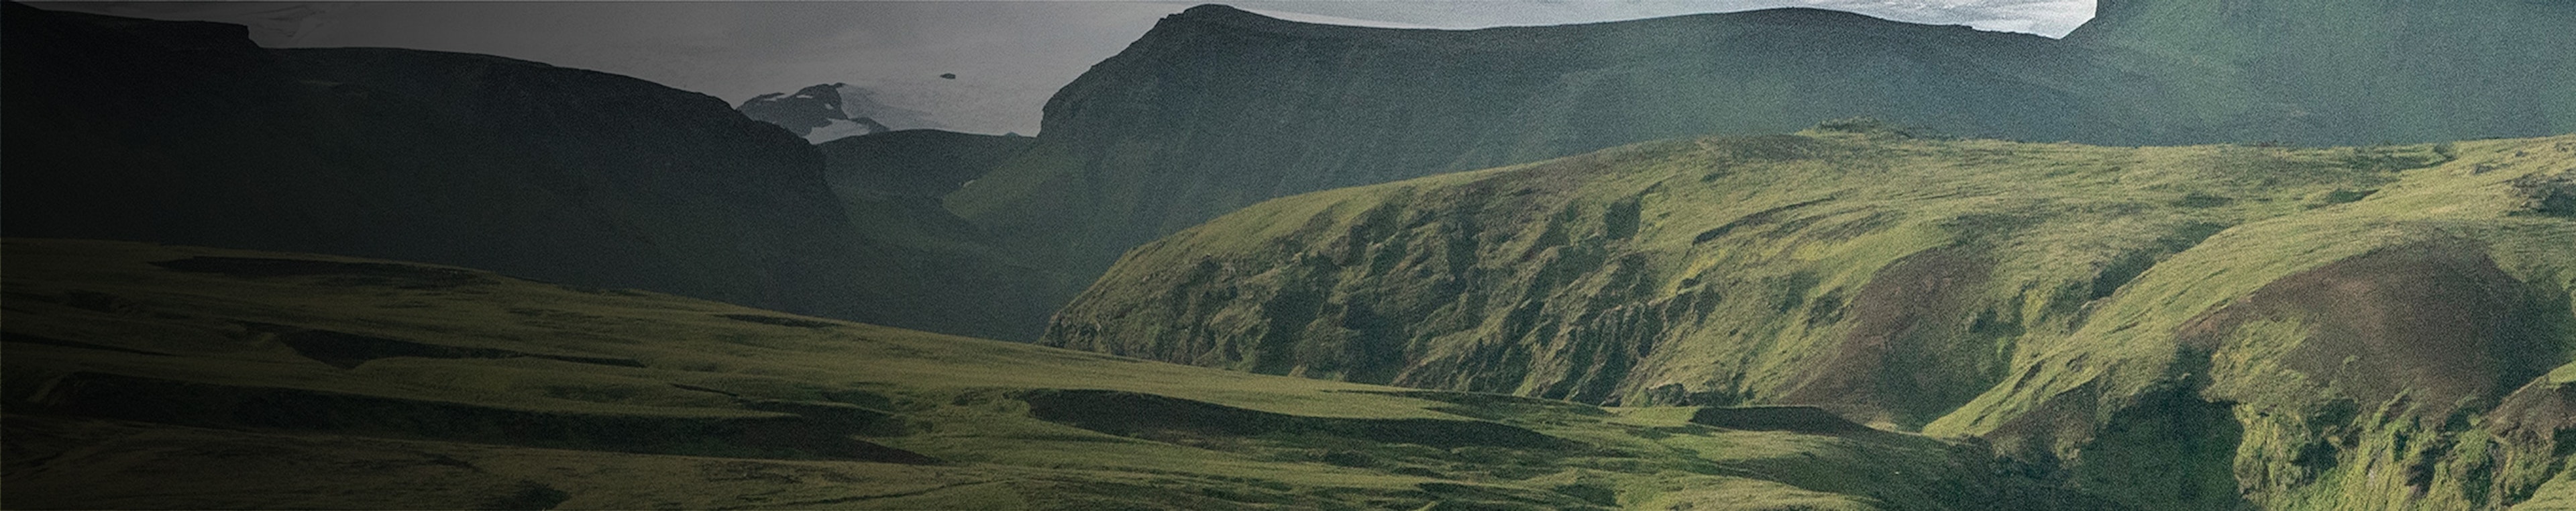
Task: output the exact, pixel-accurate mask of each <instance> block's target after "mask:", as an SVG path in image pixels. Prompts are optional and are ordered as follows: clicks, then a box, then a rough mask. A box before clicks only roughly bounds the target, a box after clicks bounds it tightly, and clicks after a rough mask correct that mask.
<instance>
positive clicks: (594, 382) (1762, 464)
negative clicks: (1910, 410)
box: [0, 239, 2072, 509]
mask: <svg viewBox="0 0 2576 511" xmlns="http://www.w3.org/2000/svg"><path fill="white" fill-rule="evenodd" d="M5 249H6V255H5V257H6V263H7V267H6V269H7V272H6V274H5V278H6V281H5V287H6V296H7V299H6V305H5V310H6V312H7V316H6V318H7V323H6V324H5V332H6V342H5V344H0V346H5V347H6V350H7V358H6V360H5V373H0V374H5V375H6V386H5V394H6V397H7V401H6V405H7V407H8V408H7V411H8V414H7V415H6V424H7V435H8V438H9V442H8V444H7V447H6V449H7V453H6V454H7V457H6V460H7V462H6V466H5V469H6V470H5V476H6V482H7V485H8V487H9V491H8V492H7V493H6V495H5V498H6V499H7V500H6V505H7V506H8V507H11V508H58V507H114V508H166V507H182V508H211V507H268V508H274V507H329V508H406V507H419V508H461V507H481V508H547V507H571V508H644V507H682V508H737V507H781V508H815V507H833V508H974V509H992V508H1018V507H1030V508H1098V507H1120V508H1188V509H1212V508H1265V507H1293V508H1328V509H1329V508H1392V509H1412V508H1418V507H1423V506H1426V505H1430V504H1434V503H1443V504H1442V505H1445V506H1454V505H1462V504H1464V505H1479V504H1481V505H1487V506H1494V507H1501V508H1580V507H1585V506H1618V505H1628V506H1642V505H1655V506H1659V507H1660V506H1664V505H1668V504H1678V503H1685V502H1689V503H1695V505H1697V506H1699V508H1700V509H1712V508H1714V509H1752V508H1761V507H1763V506H1765V505H1772V504H1777V505H1789V504H1798V505H1810V506H1817V507H1821V508H1828V509H1872V508H1880V509H1983V508H1984V507H1982V506H1971V505H1968V503H1971V502H1986V501H2020V502H2028V503H2029V504H2028V505H2029V506H2031V507H2034V508H2037V507H2046V506H2049V505H2052V503H2054V504H2058V505H2065V504H2066V503H2067V502H2069V501H2063V500H2059V501H2052V499H2066V498H2072V497H2071V496H2069V495H2065V494H2061V493H2057V492H2052V491H2046V490H2042V489H2039V488H2037V487H2034V486H2032V485H2030V484H2029V483H2028V482H2027V481H2023V480H2019V479H2013V478H2010V477H2005V476H1996V475H1993V472H1994V471H1993V470H1991V469H1989V468H1987V467H1986V465H1985V459H1986V457H1985V455H1984V451H1983V449H1982V448H1979V447H1977V446H1974V445H1970V444H1962V443H1956V442H1948V441H1940V440H1934V439H1931V438H1928V437H1922V436H1915V435H1908V434H1900V433H1887V432H1866V431H1865V432H1848V431H1843V432H1837V431H1832V430H1830V429H1817V430H1814V431H1815V432H1812V433H1801V432H1796V431H1745V430H1729V429H1720V428H1713V427H1708V426H1701V425H1697V424H1693V423H1691V422H1690V421H1691V420H1693V419H1692V418H1693V409H1691V408H1672V407H1666V408H1626V409H1602V408H1595V407H1591V406H1584V405H1576V404H1571V403H1564V402H1555V401H1542V400H1529V399H1520V398H1509V397H1505V396H1493V395H1479V394H1465V393H1452V392H1418V393H1413V392H1414V391H1406V390H1403V389H1392V388H1386V387H1377V386H1370V385H1360V384H1350V383H1340V382H1331V381H1322V380H1309V379H1299V378H1285V377H1277V376H1263V375H1253V374H1246V373H1237V372H1227V371H1219V370H1213V369H1203V368H1196V367H1189V366H1181V365H1171V364H1164V363H1159V362H1147V361H1140V360H1133V359H1124V358H1117V357H1110V356H1105V355H1098V354H1091V353H1084V352H1075V351H1067V350H1060V349H1054V348H1045V347H1037V346H1029V345H1024V344H1014V343H1004V342H996V341H986V340H977V339H968V338H958V337H949V336H942V335H936V334H927V333H921V332H914V331H907V330H898V329H890V328H883V327H875V326H869V325H862V324H853V323H844V322H837V321H829V320H821V319H814V318H804V317H794V316H788V315H783V314H780V313H775V312H768V311H761V310H755V309H748V308H743V307H737V306H731V305H725V304H719V303H713V302H706V301H699V300H692V299H685V298H679V297H673V296H668V295H660V294H652V293H643V292H634V291H623V290H598V289H584V288H572V287H565V286H557V285H551V284H544V283H537V282H529V281H522V280H515V279H509V278H505V277H500V276H497V275H492V274H488V273H481V272H475V271H470V270H462V269H455V268H449V267H438V266H427V265H416V264H410V263H391V262H382V261H368V260H362V259H351V258H341V257H333V256H318V255H299V254H278V253H263V252H248V251H235V250H218V249H200V248H185V247H171V246H156V245H143V244H133V243H122V242H97V241H73V240H25V239H12V240H8V241H7V242H6V244H5ZM156 263H159V264H156ZM182 270H185V271H182ZM1049 389H1057V390H1049ZM1825 426H1830V425H1829V424H1828V425H1825Z"/></svg>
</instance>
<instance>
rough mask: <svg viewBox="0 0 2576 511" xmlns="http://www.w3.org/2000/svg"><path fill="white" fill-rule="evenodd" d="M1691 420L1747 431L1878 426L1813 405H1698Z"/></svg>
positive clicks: (1844, 430) (1836, 431)
mask: <svg viewBox="0 0 2576 511" xmlns="http://www.w3.org/2000/svg"><path fill="white" fill-rule="evenodd" d="M1690 421H1691V423H1693V424H1699V425H1703V426H1712V427H1719V428H1726V429H1740V430H1747V431H1796V432H1800V433H1820V434H1839V433H1869V432H1874V431H1877V430H1874V429H1870V428H1869V426H1862V425H1860V424H1859V423H1855V422H1852V421H1851V420H1849V419H1844V418H1843V417H1842V416H1840V415H1834V413H1833V412H1828V411H1825V409H1823V408H1817V407H1813V406H1741V407H1717V406H1712V407H1708V408H1701V409H1699V411H1698V412H1696V413H1692V414H1691V419H1690Z"/></svg>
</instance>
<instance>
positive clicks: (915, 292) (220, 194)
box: [0, 3, 1080, 339]
mask: <svg viewBox="0 0 2576 511" xmlns="http://www.w3.org/2000/svg"><path fill="white" fill-rule="evenodd" d="M6 8H7V9H8V11H7V12H8V14H7V16H6V17H7V19H6V23H7V27H6V29H5V32H6V36H5V37H7V42H6V44H5V48H6V52H5V56H6V64H7V69H9V73H7V76H6V77H5V80H6V83H5V87H0V89H5V90H0V97H5V100H6V104H7V105H8V108H9V115H8V116H6V119H0V123H5V129H6V131H7V133H8V140H9V150H8V151H7V152H6V166H7V168H8V172H7V173H6V174H5V175H0V181H5V187H0V188H5V189H6V190H7V194H8V195H7V200H6V201H5V202H6V206H5V207H6V215H5V218H6V222H5V224H0V231H5V233H6V234H8V235H10V236H55V237H80V238H103V239H123V240H136V241H154V242H165V243H181V244H195V245H212V246H225V247H237V248H257V249H273V250H292V251H303V252H321V253H334V254H344V255H357V256H375V257H395V258H403V259H407V260H418V261H428V262H435V263H442V264H459V265H471V266H475V267H482V268H492V269H495V270H499V271H506V272H510V273H511V274H513V275H521V276H526V277H530V278H538V279H544V280H548V281H553V282H560V283H564V284H571V285H582V286H594V287H620V288H626V287H631V288H642V289H649V290H654V291H661V292H670V293H677V294H683V295H688V296H694V297H700V298H708V299H716V300H724V301H729V302H734V303H742V304H749V305H755V306H763V307H770V308H776V309H781V310H788V311H794V312H798V313H807V314H817V315H826V316H833V317H841V318H850V319H862V320H869V321H876V322H881V323H886V324H893V325H900V326H906V327H914V328H929V329H938V330H942V331H948V332H957V333H964V334H974V335H988V336H997V337H999V336H1010V337H1012V338H1019V339H1026V338H1032V337H1034V336H1035V335H1036V332H1037V331H1038V329H1039V328H1040V326H1041V324H1040V321H1039V319H1037V318H1043V317H1044V316H1045V314H1046V313H1047V311H1050V310H1052V308H1053V306H1054V305H1055V304H1056V303H1060V299H1057V300H1058V301H1049V302H1045V303H1041V304H1035V305H1012V304H1021V303H1023V302H1025V301H1027V300H1026V299H1017V298H1011V297H1008V296H1003V295H1007V294H1010V293H1011V292H1012V291H1011V290H1014V289H1018V288H1020V287H1024V286H1025V283H1027V282H1049V281H1050V280H1049V279H1051V278H1052V277H1046V276H1045V275H1047V274H1045V273H1044V272H1040V271H1035V270H1026V269H1022V268H1018V267H1014V266H1012V265H1010V264H1006V263H1003V262H998V261H996V260H992V259H990V258H989V257H988V256H983V255H978V254H976V253H973V252H971V251H961V249H955V248H952V247H951V245H955V244H957V243H962V242H949V241H944V240H941V239H938V237H939V236H945V234H940V233H947V232H952V231H954V230H955V229H952V228H951V225H952V224H960V223H961V222H962V221H959V220H956V219H955V217H953V216H949V215H947V214H946V213H945V212H940V211H938V208H937V207H936V205H935V204H927V202H926V201H927V200H928V199H921V198H918V197H914V198H901V197H894V196H891V195H887V194H870V193H860V194H854V195H847V196H845V195H843V194H841V193H836V191H841V192H849V191H852V190H849V189H847V187H842V188H837V189H836V188H835V182H836V181H839V182H841V184H849V183H859V186H860V187H861V188H865V187H868V186H879V185H883V186H896V187H901V186H910V187H912V188H900V189H898V188H886V189H885V190H887V191H889V193H893V194H895V195H900V194H904V193H915V191H917V189H921V187H924V186H932V187H935V186H954V183H953V182H952V183H950V184H947V185H935V184H931V183H936V182H941V180H946V179H955V178H956V177H955V176H954V175H952V174H953V173H949V174H939V173H930V174H921V175H920V177H921V178H920V179H914V178H913V177H908V176H914V174H908V173H907V172H912V171H911V170H908V169H878V170H873V171H869V170H853V168H852V167H851V165H853V164H851V163H840V164H831V166H829V167H827V161H826V158H825V156H824V154H823V151H821V150H818V149H816V148H815V147H814V146H812V145H809V144H807V143H805V142H804V141H802V140H799V139H797V138H796V137H794V136H791V135H789V134H788V133H785V132H783V131H782V130H780V129H778V128H776V127H774V126H771V125H768V124H765V123H762V122H759V121H753V120H750V119H747V118H744V117H743V116H742V115H741V114H740V113H737V112H735V111H734V110H733V109H731V108H729V107H728V106H727V105H726V104H725V103H724V102H723V101H721V100H718V99H715V98H713V97H709V96H705V95H701V94H695V93H690V92H685V91H680V90H675V89H671V88H668V87H663V86H660V85H656V84H652V83H649V82H645V81H642V80H637V79H633V78H628V77H623V76H617V75H611V74H606V73H598V72H592V71H584V70H577V69H566V68H560V67H555V66H550V65H545V64H540V63H535V62H527V61H519V60H511V59H505V58H499V57H491V56H484V55H471V54H459V53H442V52H430V51H415V50H400V49H381V48H344V49H297V50H270V49H262V48H259V47H257V46H255V45H253V44H251V42H250V41H249V40H248V39H245V38H244V36H243V33H244V30H245V29H244V28H242V27H241V26H239V25H226V24H217V23H199V22H162V21H146V20H138V19H128V18H117V17H109V16H96V15H85V14H75V13H58V12H49V11H44V10H39V9H34V8H30V7H27V6H25V5H21V4H16V3H9V4H6ZM997 138H998V137H997ZM836 154H838V153H836ZM916 159H918V158H916ZM934 174H935V175H934ZM906 190H912V191H906ZM933 213H935V214H933ZM943 222H945V223H943ZM923 233H931V234H923ZM1079 285H1080V284H1079V283H1074V284H1063V285H1060V287H1076V286H1079ZM1068 294H1069V293H1068ZM993 316H1008V317H1019V318H1028V319H1023V320H1020V321H1019V322H1018V323H1011V324H1009V325H1008V326H1007V327H1005V326H999V325H1000V323H1001V322H995V321H992V320H990V319H989V318H991V317H993Z"/></svg>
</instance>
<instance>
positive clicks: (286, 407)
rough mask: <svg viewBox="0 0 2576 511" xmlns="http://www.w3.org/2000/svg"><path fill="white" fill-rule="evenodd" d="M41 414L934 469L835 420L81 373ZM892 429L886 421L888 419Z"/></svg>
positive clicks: (40, 401)
mask: <svg viewBox="0 0 2576 511" xmlns="http://www.w3.org/2000/svg"><path fill="white" fill-rule="evenodd" d="M28 400H29V401H30V403H29V404H30V405H32V406H31V407H32V408H36V409H40V410H44V411H46V412H50V413H59V414H67V415H78V416H88V417H101V418H111V419H124V420H133V421H143V422H157V423H164V424H176V425H182V426H197V427H212V428H231V429H267V430H289V431H321V432H330V433H335V434H346V435H359V436H382V437H393V438H414V439H429V440H445V441H457V442H473V443H486V444H499V445H516V446H526V447H542V448H555V449H581V450H595V451H612V452H630V453H644V454H682V455H697V456H720V457H738V458H780V459H834V460H856V461H873V462H882V463H908V464H929V463H936V462H937V460H935V459H932V458H930V457H928V456H923V455H921V454H918V453H914V452H910V451H905V450H901V449H895V448H892V447H886V446H882V445H877V444H875V443H870V442H867V441H862V440H858V439H855V438H851V437H850V435H852V434H854V433H856V431H855V430H857V429H861V428H865V427H868V426H869V424H865V423H861V422H866V421H867V420H870V419H864V418H862V416H861V415H857V414H842V415H838V416H832V417H823V418H816V417H807V416H801V415H789V416H770V417H680V416H652V415H600V414H584V413H570V412H547V411H534V410H518V409H507V408H494V407H487V406H480V405H473V404H466V403H455V402H445V401H428V400H418V399H404V398H394V397H385V396H371V395H363V394H348V393H339V392H326V391H318V390H308V389H292V388H278V387H249V386H234V385H219V384H211V383H199V382H188V381H177V380H164V379H157V378H145V377H137V376H126V375H117V374H106V373H89V372H84V373H73V374H70V375H66V376H64V377H62V378H61V379H60V380H57V381H56V382H54V385H53V386H52V387H51V388H50V389H49V390H48V391H46V392H45V393H44V394H42V395H37V396H32V397H30V398H28ZM880 418H882V417H880Z"/></svg>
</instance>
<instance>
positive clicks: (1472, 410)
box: [1348, 390, 1610, 419]
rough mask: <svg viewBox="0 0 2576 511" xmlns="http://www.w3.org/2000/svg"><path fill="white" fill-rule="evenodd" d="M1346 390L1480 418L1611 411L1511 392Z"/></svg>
mask: <svg viewBox="0 0 2576 511" xmlns="http://www.w3.org/2000/svg"><path fill="white" fill-rule="evenodd" d="M1348 392H1359V393H1366V394H1385V395H1389V396H1397V397H1409V398H1414V399H1421V400H1426V401H1439V402H1442V403H1449V404H1452V405H1457V406H1441V407H1434V408H1432V410H1434V411H1439V412H1443V413H1450V414H1456V415H1462V416H1467V417H1475V418H1479V419H1496V418H1501V417H1505V416H1509V415H1513V414H1517V413H1524V412H1553V413H1570V414H1575V415H1590V416H1605V415H1609V414H1610V412H1608V411H1604V410H1602V409H1601V408H1600V407H1597V406H1592V405H1586V404H1582V403H1574V402H1568V401H1558V400H1554V399H1540V398H1535V397H1526V396H1515V395H1511V394H1494V393H1486V392H1454V391H1445V390H1388V391H1379V390H1355V391H1348Z"/></svg>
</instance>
